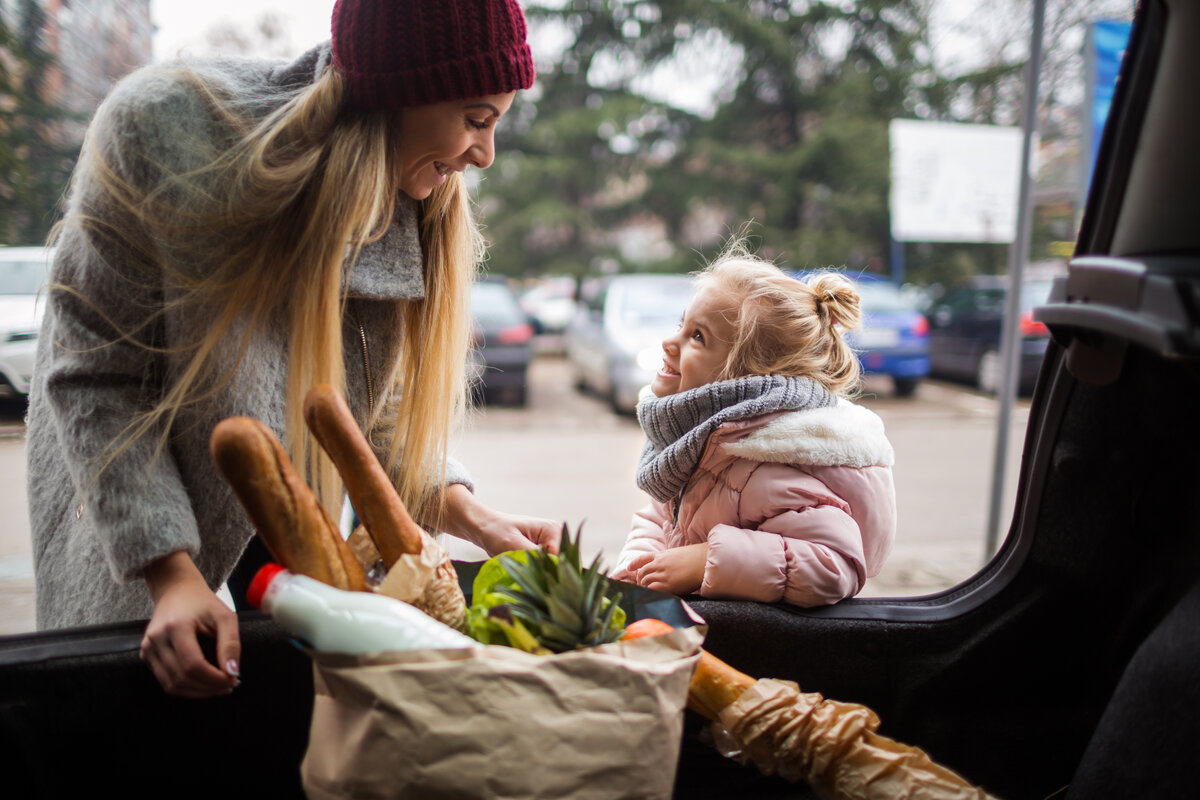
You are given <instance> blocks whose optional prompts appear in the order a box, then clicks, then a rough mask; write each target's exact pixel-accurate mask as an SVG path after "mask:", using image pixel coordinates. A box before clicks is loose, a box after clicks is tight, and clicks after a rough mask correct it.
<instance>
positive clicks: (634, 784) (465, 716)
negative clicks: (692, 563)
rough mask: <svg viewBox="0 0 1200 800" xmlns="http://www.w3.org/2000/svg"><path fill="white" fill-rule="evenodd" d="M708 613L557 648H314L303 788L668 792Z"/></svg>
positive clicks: (443, 794)
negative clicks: (341, 651)
mask: <svg viewBox="0 0 1200 800" xmlns="http://www.w3.org/2000/svg"><path fill="white" fill-rule="evenodd" d="M703 639H704V629H703V627H691V628H680V629H677V630H676V631H674V632H673V633H671V634H668V635H666V636H659V637H654V638H644V639H635V640H632V641H629V642H615V643H613V644H608V645H601V646H600V647H595V648H590V649H587V650H577V651H573V652H569V653H562V654H559V655H553V656H535V655H531V654H529V653H524V652H521V651H519V650H514V649H512V648H507V647H495V646H490V647H480V648H473V649H468V650H443V651H429V650H425V651H413V652H407V653H385V654H371V655H367V656H345V655H338V654H321V653H313V654H312V656H313V660H314V662H315V670H316V678H315V685H316V700H315V703H314V707H313V719H312V729H311V732H310V739H309V747H308V752H307V753H306V755H305V758H304V762H303V764H302V766H301V775H302V778H303V782H304V788H305V791H306V792H307V793H308V796H309V798H311V799H312V800H325V798H349V797H354V798H393V797H407V798H422V800H423V799H424V798H473V799H474V798H492V797H495V798H547V800H549V799H550V798H572V799H573V800H574V799H577V798H578V799H583V800H586V798H605V800H608V798H618V797H637V798H669V797H670V796H671V793H672V787H673V784H674V781H675V766H676V763H677V762H678V759H679V746H680V741H681V736H682V725H683V708H684V705H685V703H686V701H687V690H688V683H689V681H690V679H691V675H692V671H693V669H694V667H695V664H696V661H697V660H698V659H699V654H700V645H701V643H702V642H703Z"/></svg>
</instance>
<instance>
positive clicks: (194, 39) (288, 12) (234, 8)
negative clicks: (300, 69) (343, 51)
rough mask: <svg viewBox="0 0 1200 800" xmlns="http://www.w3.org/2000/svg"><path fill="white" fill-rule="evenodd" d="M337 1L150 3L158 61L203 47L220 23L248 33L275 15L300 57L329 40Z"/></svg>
mask: <svg viewBox="0 0 1200 800" xmlns="http://www.w3.org/2000/svg"><path fill="white" fill-rule="evenodd" d="M333 2H334V0H186V1H185V0H151V2H150V17H151V19H152V20H153V21H154V24H155V26H157V29H158V30H157V33H156V34H155V36H154V57H155V58H156V59H162V58H169V57H171V56H174V55H175V53H176V52H178V51H179V50H180V49H184V50H187V49H188V48H189V47H202V45H203V41H204V34H205V33H206V32H207V31H208V30H209V29H210V28H212V27H213V26H214V25H216V24H217V23H219V22H221V21H229V22H231V23H233V24H235V25H237V26H238V27H239V28H245V29H246V30H249V29H251V28H252V27H253V25H254V23H255V22H256V21H257V20H259V19H260V18H261V17H262V16H263V14H266V13H268V12H272V13H274V14H276V15H277V16H278V17H279V18H280V19H281V20H282V21H283V22H284V24H285V27H286V28H287V30H288V32H289V38H290V39H291V45H292V52H293V54H298V53H301V52H303V51H304V50H307V49H308V48H309V47H311V46H312V45H314V44H317V43H318V42H321V41H324V40H325V39H328V38H329V19H330V17H331V15H332V13H333Z"/></svg>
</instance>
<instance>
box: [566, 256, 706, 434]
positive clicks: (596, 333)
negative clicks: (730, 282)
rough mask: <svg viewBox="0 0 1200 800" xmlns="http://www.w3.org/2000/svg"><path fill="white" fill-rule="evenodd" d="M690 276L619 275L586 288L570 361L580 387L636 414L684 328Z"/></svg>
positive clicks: (570, 336) (571, 329)
mask: <svg viewBox="0 0 1200 800" xmlns="http://www.w3.org/2000/svg"><path fill="white" fill-rule="evenodd" d="M692 293H693V286H692V280H691V278H689V277H688V276H686V275H666V274H658V275H651V274H646V275H615V276H612V277H609V278H600V279H597V280H593V281H589V282H587V283H585V284H584V286H583V288H582V290H581V292H580V298H579V309H578V311H576V313H575V318H574V319H572V320H571V324H570V325H568V326H567V332H566V349H567V359H568V360H569V361H570V362H571V365H572V367H573V368H574V371H575V377H576V384H577V386H578V387H579V388H580V389H585V390H590V391H593V392H596V393H597V394H599V395H600V396H601V397H604V398H606V399H607V400H608V401H609V403H610V404H611V405H612V407H613V410H614V411H616V412H617V413H619V414H632V413H634V410H635V409H636V408H637V402H638V395H639V393H640V392H641V390H642V388H643V387H644V386H646V385H647V384H648V383H650V381H651V380H652V379H653V378H654V374H655V373H656V372H657V371H658V368H659V367H660V366H662V360H663V350H662V341H663V339H664V338H666V337H667V336H668V335H670V334H671V333H673V332H674V331H675V330H677V329H678V328H679V323H680V321H681V320H682V319H683V312H684V310H685V309H686V308H687V305H688V303H689V302H690V301H691V298H692Z"/></svg>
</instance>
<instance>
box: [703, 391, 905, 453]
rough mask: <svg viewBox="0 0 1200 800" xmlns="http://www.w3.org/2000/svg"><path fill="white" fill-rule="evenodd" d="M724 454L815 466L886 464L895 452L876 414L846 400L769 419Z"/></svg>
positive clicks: (734, 443) (727, 446) (728, 446)
mask: <svg viewBox="0 0 1200 800" xmlns="http://www.w3.org/2000/svg"><path fill="white" fill-rule="evenodd" d="M723 447H724V449H725V452H727V453H729V454H730V455H734V456H738V457H739V458H748V459H750V460H752V461H766V462H773V463H780V464H796V465H800V466H815V467H833V466H843V467H871V466H884V467H890V466H892V465H893V464H894V463H895V460H896V454H895V451H894V450H893V449H892V445H891V442H889V441H888V440H887V436H885V435H884V430H883V420H881V419H880V418H879V416H878V415H877V414H875V413H874V412H872V411H869V410H868V409H866V408H863V407H862V406H859V405H855V404H854V403H851V402H850V401H849V400H839V401H838V404H837V405H836V406H828V407H826V408H815V409H810V410H807V411H793V412H789V413H786V414H782V415H780V416H778V417H775V418H774V419H772V420H770V421H769V422H767V423H766V424H764V425H763V426H762V427H760V428H758V430H756V431H754V432H753V433H751V434H750V435H748V436H746V437H745V438H743V439H740V440H739V441H733V442H727V443H726V444H724V445H723Z"/></svg>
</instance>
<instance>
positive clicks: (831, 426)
mask: <svg viewBox="0 0 1200 800" xmlns="http://www.w3.org/2000/svg"><path fill="white" fill-rule="evenodd" d="M894 459H895V456H894V453H893V450H892V446H891V444H890V443H889V442H888V440H887V437H886V436H885V435H884V431H883V422H882V420H880V419H879V417H878V416H876V415H875V414H874V413H872V412H871V411H868V410H867V409H865V408H863V407H861V406H857V405H854V404H853V403H850V402H848V401H845V400H842V401H840V402H839V403H838V405H836V406H831V407H828V408H821V409H814V410H809V411H790V412H780V413H775V414H767V415H764V416H761V417H754V418H751V419H746V420H739V421H736V422H729V423H725V424H724V425H722V426H721V427H720V428H718V429H717V430H716V431H714V432H713V434H712V435H711V436H709V439H708V443H707V444H706V446H705V450H704V453H703V455H702V456H701V457H700V463H699V465H698V466H697V468H696V471H695V472H694V473H693V475H692V477H691V480H690V481H689V482H688V484H687V486H686V487H685V488H684V490H683V494H682V499H681V500H680V501H678V502H679V509H678V519H677V521H674V522H673V521H672V520H673V518H674V517H675V504H676V501H671V502H669V503H660V502H658V501H654V502H651V504H650V505H649V506H647V507H646V508H644V509H642V510H641V511H639V512H638V513H637V514H636V515H634V520H633V530H632V531H631V532H630V534H629V537H628V539H627V540H626V542H625V547H624V548H623V549H622V550H621V556H620V559H619V560H618V563H617V569H616V570H615V571H614V577H622V576H623V575H624V571H625V568H626V567H627V565H628V564H629V562H630V561H631V560H632V559H633V558H634V557H635V556H637V555H638V554H640V553H647V552H657V551H659V550H664V549H666V548H671V547H682V546H684V545H690V544H698V543H701V542H708V562H707V564H706V565H705V569H704V582H703V584H702V585H701V587H700V594H701V595H702V596H704V597H710V598H718V597H724V598H740V599H746V600H760V601H763V602H768V603H774V602H778V601H781V600H782V601H783V602H786V603H792V604H794V605H799V606H818V605H826V604H829V603H836V602H837V601H838V600H841V599H842V598H845V597H852V596H853V595H855V594H857V593H858V592H859V591H861V590H862V587H863V584H864V582H865V581H866V579H867V578H868V577H872V576H874V575H877V574H878V573H879V570H880V568H881V567H882V566H883V562H884V560H885V559H886V558H887V556H888V553H890V552H891V549H892V542H893V540H894V539H895V535H896V493H895V488H894V487H893V485H892V469H891V467H892V463H893V461H894Z"/></svg>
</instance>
